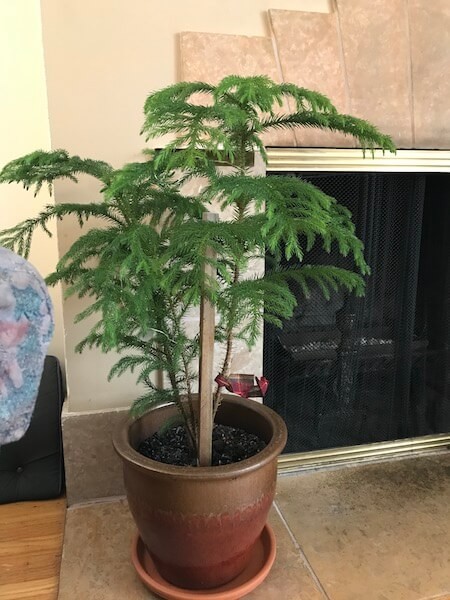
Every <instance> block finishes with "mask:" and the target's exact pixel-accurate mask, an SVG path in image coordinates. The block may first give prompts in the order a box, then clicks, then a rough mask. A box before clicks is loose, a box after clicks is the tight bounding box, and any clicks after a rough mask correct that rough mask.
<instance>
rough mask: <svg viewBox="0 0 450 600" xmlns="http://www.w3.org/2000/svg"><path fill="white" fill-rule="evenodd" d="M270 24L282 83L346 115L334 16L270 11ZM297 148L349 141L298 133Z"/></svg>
mask: <svg viewBox="0 0 450 600" xmlns="http://www.w3.org/2000/svg"><path fill="white" fill-rule="evenodd" d="M269 13H270V20H271V25H272V30H273V34H274V36H275V40H276V47H277V50H278V56H279V60H280V64H281V69H282V74H283V80H284V81H287V82H290V83H295V84H297V85H299V86H302V87H306V88H310V89H312V90H316V91H318V92H321V93H322V94H325V95H326V96H328V97H329V98H330V100H331V101H332V102H333V103H334V104H335V105H336V107H337V109H338V110H339V111H341V112H348V97H347V92H346V85H345V72H344V66H343V64H342V59H341V47H340V42H339V30H338V23H337V16H336V13H335V12H333V13H329V14H327V13H325V14H323V13H322V14H321V13H312V12H302V11H291V10H271V11H269ZM296 139H297V145H298V146H305V147H309V146H311V147H346V146H353V145H354V143H353V140H352V139H351V138H348V137H346V136H343V135H341V134H335V133H328V132H322V131H318V130H310V129H299V130H298V131H297V132H296Z"/></svg>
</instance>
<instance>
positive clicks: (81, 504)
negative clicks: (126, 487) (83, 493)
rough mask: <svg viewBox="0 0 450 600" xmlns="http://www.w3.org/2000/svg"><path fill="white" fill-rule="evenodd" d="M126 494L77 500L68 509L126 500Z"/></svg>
mask: <svg viewBox="0 0 450 600" xmlns="http://www.w3.org/2000/svg"><path fill="white" fill-rule="evenodd" d="M126 499H127V497H126V496H125V494H123V495H121V496H105V497H103V498H93V499H92V500H85V501H84V502H75V504H71V505H70V506H68V507H67V510H68V511H72V510H77V509H78V508H87V507H88V506H94V505H96V504H112V503H113V502H121V501H122V500H126Z"/></svg>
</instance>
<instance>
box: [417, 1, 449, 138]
mask: <svg viewBox="0 0 450 600" xmlns="http://www.w3.org/2000/svg"><path fill="white" fill-rule="evenodd" d="M408 6H409V23H410V35H411V54H412V78H413V89H414V123H415V146H416V147H417V148H440V149H448V148H450V102H449V98H450V77H449V76H448V74H449V71H450V3H449V2H448V0H432V1H430V0H409V2H408Z"/></svg>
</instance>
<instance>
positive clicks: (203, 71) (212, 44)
mask: <svg viewBox="0 0 450 600" xmlns="http://www.w3.org/2000/svg"><path fill="white" fill-rule="evenodd" d="M231 74H232V75H242V76H252V75H267V76H268V77H270V78H271V79H273V80H274V81H280V72H279V70H278V68H277V64H276V61H275V55H274V51H273V45H272V40H271V39H270V38H264V37H256V36H244V35H225V34H218V33H193V32H183V33H181V34H180V80H181V81H183V80H186V81H207V82H208V83H212V84H216V83H218V82H219V81H220V80H221V79H222V78H223V77H226V76H227V75H231ZM263 140H264V143H265V144H266V145H267V146H295V140H294V137H293V134H292V133H290V132H284V131H274V132H270V133H267V134H266V135H264V136H263Z"/></svg>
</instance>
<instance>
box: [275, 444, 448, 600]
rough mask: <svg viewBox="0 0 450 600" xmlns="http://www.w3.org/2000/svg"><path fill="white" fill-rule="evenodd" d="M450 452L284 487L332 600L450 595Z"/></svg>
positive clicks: (284, 482) (283, 501) (421, 599)
mask: <svg viewBox="0 0 450 600" xmlns="http://www.w3.org/2000/svg"><path fill="white" fill-rule="evenodd" d="M449 495H450V454H449V453H446V454H441V455H435V456H433V457H431V456H429V457H420V458H410V459H404V460H397V461H393V462H385V463H378V464H372V465H365V466H359V467H347V468H341V469H339V470H335V471H322V472H316V473H313V474H311V473H309V474H304V475H301V476H296V477H282V478H280V479H279V482H278V495H277V503H278V505H279V506H280V509H281V511H282V513H283V515H284V517H285V519H286V520H287V522H288V524H289V527H290V528H291V530H292V532H293V533H294V535H295V538H296V540H297V541H298V543H299V544H300V546H301V548H302V550H303V552H304V553H305V555H306V558H307V559H308V561H309V563H310V565H311V566H312V568H313V569H314V572H315V573H316V575H317V577H318V578H319V580H320V582H321V584H322V585H323V587H324V589H325V591H326V592H327V594H328V596H329V598H330V599H331V600H362V599H364V600H425V599H428V598H432V597H436V596H437V597H440V596H443V597H444V598H446V597H447V596H449V595H450V509H449Z"/></svg>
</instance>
